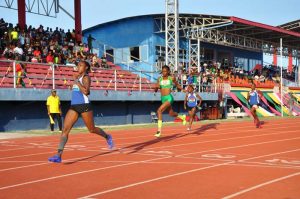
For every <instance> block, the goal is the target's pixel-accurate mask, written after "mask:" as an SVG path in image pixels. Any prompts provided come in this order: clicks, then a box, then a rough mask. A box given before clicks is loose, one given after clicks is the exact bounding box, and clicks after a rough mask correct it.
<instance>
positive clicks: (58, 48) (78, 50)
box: [0, 19, 107, 67]
mask: <svg viewBox="0 0 300 199" xmlns="http://www.w3.org/2000/svg"><path fill="white" fill-rule="evenodd" d="M89 38H90V39H89ZM89 38H88V44H85V43H82V42H81V41H78V39H77V38H76V34H75V30H73V31H70V30H68V31H67V32H65V31H64V29H61V28H58V27H56V29H55V30H52V28H49V27H47V28H44V27H43V26H42V25H40V26H39V27H38V28H35V27H32V26H25V29H24V30H21V29H20V27H19V26H18V25H16V26H13V24H10V23H6V22H5V21H4V20H3V19H0V57H4V58H6V59H10V60H15V59H16V57H18V59H19V60H21V61H26V62H37V63H49V64H62V65H75V64H76V62H78V61H80V60H86V61H88V62H89V63H91V65H92V67H101V66H102V67H107V64H105V65H103V63H101V62H99V58H98V57H97V54H94V53H93V50H92V40H94V38H92V37H91V35H89ZM102 60H103V61H104V63H106V59H105V57H102Z"/></svg>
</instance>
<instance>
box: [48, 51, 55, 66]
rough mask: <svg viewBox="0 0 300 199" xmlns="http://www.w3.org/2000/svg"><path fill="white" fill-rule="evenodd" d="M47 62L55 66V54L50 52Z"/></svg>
mask: <svg viewBox="0 0 300 199" xmlns="http://www.w3.org/2000/svg"><path fill="white" fill-rule="evenodd" d="M46 62H47V63H48V64H53V63H54V56H53V53H52V51H49V53H48V55H47V57H46Z"/></svg>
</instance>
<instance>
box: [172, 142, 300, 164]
mask: <svg viewBox="0 0 300 199" xmlns="http://www.w3.org/2000/svg"><path fill="white" fill-rule="evenodd" d="M298 139H300V137H295V138H288V139H281V140H273V141H265V142H258V143H252V144H243V145H238V146H230V147H223V148H218V149H212V150H206V151H197V152H192V153H185V154H181V155H176V156H175V157H183V156H187V155H194V154H199V153H206V152H211V151H218V150H225V149H235V148H241V147H248V146H256V145H262V144H270V143H275V142H284V141H290V140H298ZM253 159H254V158H253Z"/></svg>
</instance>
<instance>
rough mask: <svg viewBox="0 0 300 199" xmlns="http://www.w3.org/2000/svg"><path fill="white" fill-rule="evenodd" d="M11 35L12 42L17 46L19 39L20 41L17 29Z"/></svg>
mask: <svg viewBox="0 0 300 199" xmlns="http://www.w3.org/2000/svg"><path fill="white" fill-rule="evenodd" d="M10 35H11V39H12V42H14V43H15V44H16V43H17V42H18V39H19V33H18V32H17V30H16V28H13V30H12V32H11V33H10Z"/></svg>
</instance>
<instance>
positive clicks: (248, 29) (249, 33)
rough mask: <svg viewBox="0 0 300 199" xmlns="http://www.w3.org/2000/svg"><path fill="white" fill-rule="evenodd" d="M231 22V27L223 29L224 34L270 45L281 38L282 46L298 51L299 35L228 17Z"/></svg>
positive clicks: (279, 28) (299, 45)
mask: <svg viewBox="0 0 300 199" xmlns="http://www.w3.org/2000/svg"><path fill="white" fill-rule="evenodd" d="M228 19H229V20H231V21H232V22H233V24H232V25H231V26H226V27H224V29H223V30H224V31H225V32H228V31H230V32H232V33H235V34H238V35H243V36H245V37H251V38H255V39H259V40H263V41H267V42H271V43H279V39H280V38H282V40H283V44H284V45H286V46H289V47H291V48H294V49H300V33H299V32H295V31H291V30H287V29H284V28H281V27H275V26H270V25H266V24H262V23H258V22H253V21H249V20H245V19H241V18H237V17H229V18H228Z"/></svg>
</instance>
